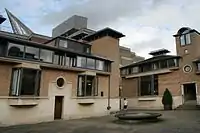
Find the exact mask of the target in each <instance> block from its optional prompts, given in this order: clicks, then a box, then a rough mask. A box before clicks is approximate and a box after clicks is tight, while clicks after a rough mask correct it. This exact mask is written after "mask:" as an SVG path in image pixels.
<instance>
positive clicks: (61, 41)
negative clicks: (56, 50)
mask: <svg viewBox="0 0 200 133" xmlns="http://www.w3.org/2000/svg"><path fill="white" fill-rule="evenodd" d="M59 46H60V47H64V48H67V47H68V43H67V40H60V41H59Z"/></svg>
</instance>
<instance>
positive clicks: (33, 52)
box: [25, 46, 39, 60]
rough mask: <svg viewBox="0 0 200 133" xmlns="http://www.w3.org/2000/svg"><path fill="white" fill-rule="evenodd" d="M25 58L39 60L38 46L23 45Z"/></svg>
mask: <svg viewBox="0 0 200 133" xmlns="http://www.w3.org/2000/svg"><path fill="white" fill-rule="evenodd" d="M25 58H26V59H33V60H39V48H35V47H30V46H26V47H25Z"/></svg>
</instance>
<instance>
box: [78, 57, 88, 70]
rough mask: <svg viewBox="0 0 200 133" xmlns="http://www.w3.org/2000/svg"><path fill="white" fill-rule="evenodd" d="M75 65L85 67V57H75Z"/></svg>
mask: <svg viewBox="0 0 200 133" xmlns="http://www.w3.org/2000/svg"><path fill="white" fill-rule="evenodd" d="M77 67H86V57H81V56H78V57H77Z"/></svg>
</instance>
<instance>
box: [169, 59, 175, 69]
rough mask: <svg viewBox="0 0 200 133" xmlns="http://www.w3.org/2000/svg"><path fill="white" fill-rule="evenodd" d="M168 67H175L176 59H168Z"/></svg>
mask: <svg viewBox="0 0 200 133" xmlns="http://www.w3.org/2000/svg"><path fill="white" fill-rule="evenodd" d="M168 65H169V67H175V66H176V59H170V60H168Z"/></svg>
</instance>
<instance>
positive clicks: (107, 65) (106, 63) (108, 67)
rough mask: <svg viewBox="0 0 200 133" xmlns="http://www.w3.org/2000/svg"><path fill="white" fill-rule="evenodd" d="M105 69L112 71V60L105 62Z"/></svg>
mask: <svg viewBox="0 0 200 133" xmlns="http://www.w3.org/2000/svg"><path fill="white" fill-rule="evenodd" d="M104 70H105V71H106V72H110V71H111V64H110V62H105V64H104Z"/></svg>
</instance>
